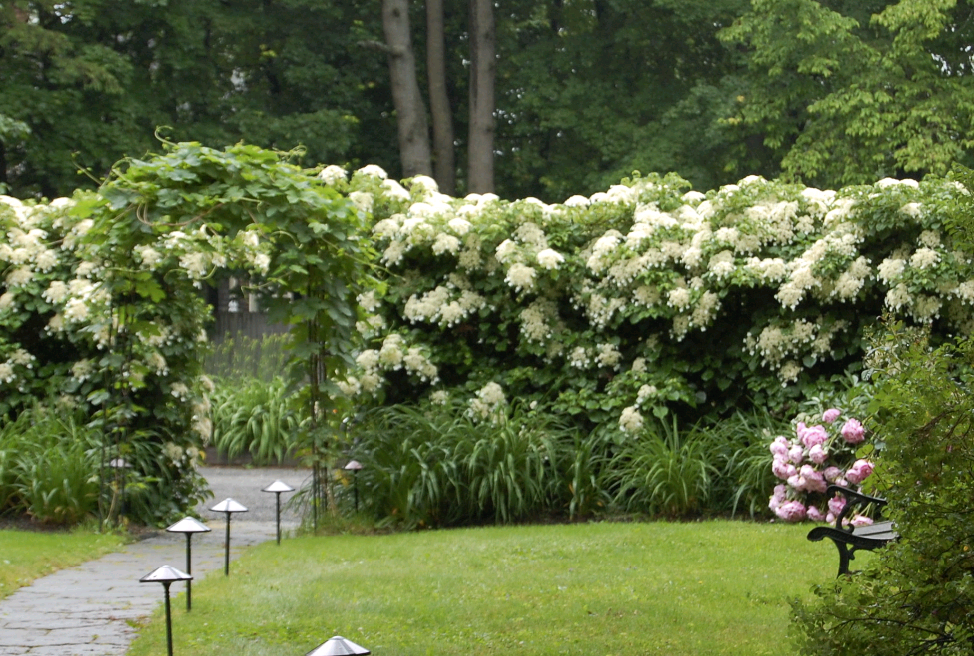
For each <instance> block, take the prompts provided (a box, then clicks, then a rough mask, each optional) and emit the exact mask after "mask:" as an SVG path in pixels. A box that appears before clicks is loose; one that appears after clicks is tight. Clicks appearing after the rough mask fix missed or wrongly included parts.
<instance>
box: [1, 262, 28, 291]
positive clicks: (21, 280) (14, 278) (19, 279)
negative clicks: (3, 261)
mask: <svg viewBox="0 0 974 656" xmlns="http://www.w3.org/2000/svg"><path fill="white" fill-rule="evenodd" d="M33 279H34V272H33V271H32V270H31V268H30V267H26V266H22V267H17V268H16V269H13V270H11V271H10V273H8V274H7V277H6V282H7V286H8V287H23V286H24V285H26V284H27V283H29V282H30V281H31V280H33Z"/></svg>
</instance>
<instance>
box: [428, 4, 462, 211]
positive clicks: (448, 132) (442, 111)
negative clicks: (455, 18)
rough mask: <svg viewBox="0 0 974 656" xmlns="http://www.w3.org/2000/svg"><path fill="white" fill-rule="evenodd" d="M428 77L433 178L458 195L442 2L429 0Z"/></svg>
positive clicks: (441, 189) (441, 187)
mask: <svg viewBox="0 0 974 656" xmlns="http://www.w3.org/2000/svg"><path fill="white" fill-rule="evenodd" d="M426 75H427V77H428V79H429V82H428V87H429V96H430V119H431V120H432V123H433V178H434V179H435V180H436V183H437V185H438V186H439V188H440V191H442V192H443V193H445V194H449V195H451V196H452V195H453V194H455V193H456V187H457V172H456V157H455V155H454V144H453V141H454V136H453V134H454V132H453V111H452V110H451V108H450V96H449V91H448V88H447V67H446V26H445V25H444V19H443V0H426Z"/></svg>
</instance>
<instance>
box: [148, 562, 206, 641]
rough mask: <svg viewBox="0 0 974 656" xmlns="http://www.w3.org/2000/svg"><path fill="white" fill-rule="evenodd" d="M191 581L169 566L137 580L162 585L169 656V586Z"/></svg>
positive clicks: (170, 633)
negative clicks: (164, 594)
mask: <svg viewBox="0 0 974 656" xmlns="http://www.w3.org/2000/svg"><path fill="white" fill-rule="evenodd" d="M191 580H193V577H192V576H191V575H189V574H186V573H185V572H180V571H179V570H178V569H176V568H175V567H170V566H169V565H163V566H162V567H159V568H156V569H154V570H152V571H151V572H149V573H148V574H146V575H145V576H143V577H142V578H141V579H139V582H140V583H162V587H163V588H164V589H165V591H166V647H167V648H168V653H169V656H172V613H171V611H170V608H169V586H170V585H172V584H173V582H174V581H186V582H189V581H191Z"/></svg>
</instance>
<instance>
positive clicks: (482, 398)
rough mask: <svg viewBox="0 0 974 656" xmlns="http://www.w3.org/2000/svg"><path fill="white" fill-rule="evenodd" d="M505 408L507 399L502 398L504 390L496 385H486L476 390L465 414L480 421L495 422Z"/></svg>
mask: <svg viewBox="0 0 974 656" xmlns="http://www.w3.org/2000/svg"><path fill="white" fill-rule="evenodd" d="M506 406H507V398H506V397H505V396H504V388H502V387H501V386H500V385H498V384H497V383H487V384H486V385H484V386H483V387H482V388H480V389H479V390H477V393H476V395H474V397H473V398H472V399H470V405H469V409H468V411H467V412H468V414H469V416H470V417H472V418H474V419H477V420H480V421H484V420H491V421H496V420H498V419H499V418H500V416H501V415H502V413H503V411H504V409H505V407H506Z"/></svg>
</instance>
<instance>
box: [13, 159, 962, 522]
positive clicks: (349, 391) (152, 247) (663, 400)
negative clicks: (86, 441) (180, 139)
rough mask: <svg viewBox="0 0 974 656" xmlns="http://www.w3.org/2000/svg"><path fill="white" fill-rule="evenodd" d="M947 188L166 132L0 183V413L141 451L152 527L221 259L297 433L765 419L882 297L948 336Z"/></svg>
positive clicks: (180, 454) (958, 310) (193, 439)
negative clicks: (494, 171) (286, 386)
mask: <svg viewBox="0 0 974 656" xmlns="http://www.w3.org/2000/svg"><path fill="white" fill-rule="evenodd" d="M965 195H966V191H965V189H964V188H963V186H961V185H959V184H957V183H955V182H953V181H950V180H943V179H929V180H926V181H924V182H922V183H917V182H914V181H911V180H882V181H880V182H878V183H876V184H875V185H871V186H861V187H850V188H846V189H842V190H839V191H822V190H817V189H809V188H805V187H801V186H796V185H787V184H783V183H780V182H774V181H767V180H764V179H761V178H756V177H751V178H747V179H744V180H742V181H741V182H740V184H738V185H730V186H727V187H723V188H721V189H719V190H715V191H711V192H709V193H707V194H702V193H699V192H695V191H688V184H687V183H686V182H685V181H683V180H682V179H680V178H678V177H677V176H674V175H668V176H666V177H662V178H661V177H658V176H648V177H638V176H637V177H635V178H634V179H631V180H626V181H624V182H623V183H622V184H620V185H616V186H613V187H612V188H610V189H609V190H607V191H606V192H604V193H598V194H595V195H594V196H592V197H590V198H584V197H573V198H570V199H568V200H566V201H565V202H564V203H562V204H557V205H546V204H544V203H542V202H540V201H538V200H536V199H530V198H529V199H521V200H517V201H513V202H508V201H502V200H500V199H498V198H497V197H495V196H492V195H471V196H468V197H466V198H463V199H457V198H451V197H448V196H445V195H443V194H440V193H439V192H438V191H437V190H436V186H435V184H434V183H433V181H432V180H430V179H429V178H425V177H422V176H420V177H416V178H412V179H410V180H406V181H403V182H402V183H399V182H396V181H393V180H390V179H388V178H387V176H386V174H385V172H383V171H382V170H381V169H379V168H377V167H374V166H367V167H365V168H363V169H360V170H358V171H355V172H354V173H352V174H351V175H350V174H349V173H348V172H346V171H344V170H343V169H341V168H338V167H334V166H331V167H327V168H325V169H324V170H321V171H320V172H316V171H304V170H301V169H298V168H296V167H294V166H291V165H290V164H288V163H287V162H286V159H285V158H283V157H282V156H281V155H280V154H278V153H270V152H268V151H262V150H260V149H256V148H252V147H248V146H234V147H232V148H228V149H226V150H225V151H223V152H219V151H214V150H212V149H207V148H203V147H201V146H199V145H198V144H171V145H168V146H167V152H166V153H165V154H164V155H162V156H159V157H156V158H152V159H148V160H146V161H129V162H125V163H123V164H122V165H120V166H119V167H118V169H117V170H116V171H115V172H114V174H113V176H112V178H111V179H110V180H109V182H107V183H106V184H105V185H104V186H103V187H102V188H101V189H100V190H99V191H98V192H97V193H88V194H77V195H76V196H75V197H74V198H72V199H58V200H55V201H52V202H50V203H23V202H21V201H18V200H15V199H12V198H7V197H4V198H2V199H0V200H2V202H0V223H2V230H0V280H2V282H0V328H2V331H0V413H3V414H9V415H13V414H16V412H17V411H18V410H19V409H20V408H23V407H25V406H26V405H28V404H29V403H31V402H33V400H35V399H41V400H43V401H45V402H47V403H60V404H64V405H68V406H80V407H81V409H82V410H84V411H85V412H86V413H87V414H88V416H89V417H91V418H92V422H93V425H94V426H95V427H97V428H99V429H100V430H103V431H105V434H106V435H111V436H112V438H111V439H110V440H109V446H111V448H112V449H115V450H116V451H115V452H117V453H118V454H119V455H123V456H130V457H131V456H137V457H138V458H139V459H140V461H141V464H140V467H141V469H140V471H139V475H141V476H142V477H143V479H144V482H145V483H146V484H147V485H149V486H150V487H151V486H154V488H153V489H154V490H155V491H156V494H157V497H156V500H157V501H159V503H158V504H156V507H155V509H154V510H153V512H154V513H155V518H156V519H157V520H158V518H159V517H162V516H165V515H166V514H169V513H171V512H173V511H175V510H176V509H179V508H182V507H185V506H186V505H187V504H188V503H189V502H190V500H191V497H192V496H193V495H195V494H198V492H199V488H198V483H199V481H198V480H197V478H196V477H195V465H196V464H198V462H199V449H200V447H201V446H202V443H203V440H204V439H205V438H206V436H207V435H208V434H209V430H210V427H209V419H208V397H207V381H206V379H205V377H203V376H202V371H201V364H200V363H201V353H202V352H203V350H204V349H205V348H206V345H205V339H204V336H205V327H206V325H207V321H208V318H209V316H210V312H209V309H208V308H207V306H206V304H205V302H204V300H203V297H202V294H201V292H200V288H201V286H202V285H203V284H204V282H205V281H207V280H208V279H210V278H212V277H214V276H216V275H221V274H229V273H234V274H236V275H238V276H240V277H244V278H247V279H249V280H250V281H251V284H252V288H253V289H255V290H257V291H260V292H264V294H263V297H264V303H265V306H267V307H270V309H271V311H272V312H273V313H274V318H275V319H278V320H282V321H287V322H289V323H291V324H292V325H293V326H294V330H293V332H292V345H293V346H295V350H294V355H295V359H296V361H298V362H300V363H302V364H303V365H305V366H304V368H303V370H302V371H303V372H304V374H303V375H304V380H305V381H306V382H310V383H311V384H310V385H308V386H307V387H306V389H307V390H308V391H307V393H306V394H305V397H304V400H305V401H306V403H305V404H304V407H305V413H304V418H305V421H304V423H303V424H302V425H303V427H304V429H306V430H305V431H304V433H303V435H304V437H303V438H301V439H304V440H305V441H306V442H307V443H308V444H310V445H311V446H312V447H313V448H319V447H320V448H322V449H324V450H328V449H329V448H330V446H332V445H329V440H330V439H331V437H330V436H331V435H333V433H332V432H330V428H329V427H328V422H329V421H331V420H332V419H334V418H340V417H342V416H343V415H345V414H346V413H347V412H349V411H350V407H356V408H357V407H362V406H364V405H366V404H369V403H373V404H374V403H379V404H391V403H395V402H410V403H412V402H427V401H428V402H431V403H445V402H447V401H450V402H451V404H452V403H456V402H458V401H459V402H461V403H464V404H465V406H466V408H467V412H468V413H469V414H470V415H471V416H472V417H475V418H480V419H485V420H487V419H490V418H491V417H493V416H495V413H499V412H506V409H507V406H508V405H509V404H510V403H512V402H514V401H515V400H517V401H519V402H521V403H523V404H524V406H525V407H528V408H533V409H535V410H537V411H545V412H549V413H552V414H554V415H562V416H570V417H572V418H573V419H574V420H575V422H576V425H578V426H579V428H580V429H581V430H590V429H592V428H595V427H599V428H601V429H604V430H607V431H609V432H611V433H613V434H614V435H615V436H616V437H617V438H619V439H625V438H626V437H629V436H638V435H639V434H640V433H641V432H642V431H643V430H646V429H648V428H649V427H648V426H647V422H649V421H651V419H652V417H654V416H655V417H659V418H663V417H665V416H666V415H667V413H669V412H673V411H675V412H676V413H678V414H679V415H680V416H681V417H685V418H697V417H701V416H710V417H719V416H721V415H723V414H724V413H727V412H728V411H730V410H731V409H735V408H736V409H741V408H744V407H746V406H757V407H761V408H766V409H768V410H770V411H771V412H773V413H778V414H779V416H785V417H786V416H791V415H792V414H793V411H792V410H793V409H791V408H789V407H788V406H789V404H792V403H793V402H795V401H797V400H799V399H801V398H802V397H808V396H811V395H814V394H820V393H821V392H823V391H825V392H829V391H831V389H832V388H833V387H834V386H835V385H836V383H837V382H841V381H849V380H852V379H853V378H852V377H854V375H855V374H856V372H857V371H858V370H859V368H861V366H862V365H861V362H862V346H861V341H860V339H861V335H862V334H863V330H864V328H865V327H866V326H868V325H870V324H872V323H874V322H876V321H877V320H878V318H879V317H880V315H881V314H883V313H890V314H893V315H898V316H900V317H903V318H905V319H907V320H910V321H913V322H915V323H922V324H930V325H932V326H933V327H934V329H935V330H936V331H939V332H940V333H941V334H947V333H962V334H967V333H969V332H970V327H971V325H972V304H974V268H972V263H971V261H970V259H969V257H968V256H967V255H966V254H964V253H961V252H959V251H958V250H956V249H955V248H954V247H953V246H952V242H951V239H950V237H949V235H948V234H947V233H946V232H945V225H946V224H947V222H948V221H949V219H950V217H952V216H953V215H954V214H955V213H956V212H958V211H960V210H959V208H961V207H962V206H963V201H964V200H965V198H966V196H965ZM369 219H371V223H368V220H369ZM373 268H377V269H378V271H379V275H378V278H379V280H378V281H377V282H376V281H374V280H372V279H371V273H370V271H371V270H372V269H373ZM356 299H357V303H356ZM356 306H357V307H356ZM353 358H354V361H353ZM346 365H354V367H353V369H352V370H351V371H346ZM349 404H350V405H349ZM335 410H337V411H338V412H333V411H335ZM326 418H327V419H326ZM158 453H162V454H164V457H163V458H161V459H160V458H158V457H157V455H158Z"/></svg>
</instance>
